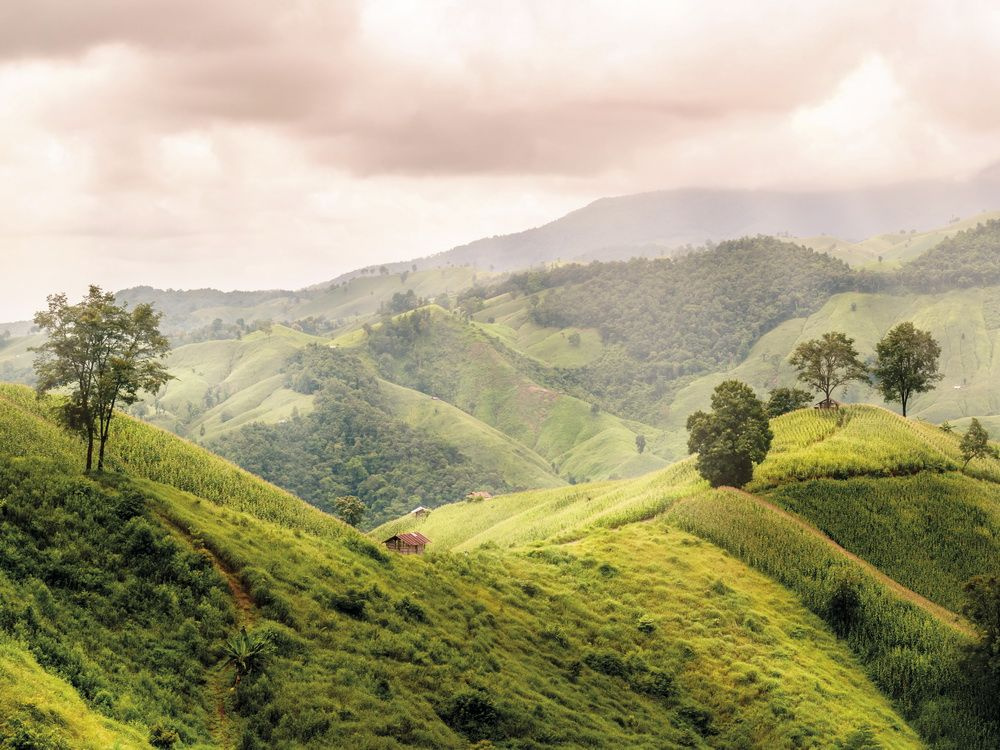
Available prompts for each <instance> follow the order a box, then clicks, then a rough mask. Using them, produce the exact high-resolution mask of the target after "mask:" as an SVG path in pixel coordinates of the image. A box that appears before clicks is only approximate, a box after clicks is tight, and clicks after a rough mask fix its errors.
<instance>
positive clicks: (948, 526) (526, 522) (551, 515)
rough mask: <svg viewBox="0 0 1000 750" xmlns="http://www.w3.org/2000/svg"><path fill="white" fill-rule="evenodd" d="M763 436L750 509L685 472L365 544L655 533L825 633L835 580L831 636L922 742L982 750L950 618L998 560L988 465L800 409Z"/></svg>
mask: <svg viewBox="0 0 1000 750" xmlns="http://www.w3.org/2000/svg"><path fill="white" fill-rule="evenodd" d="M773 428H774V431H775V441H774V445H773V447H772V451H771V453H770V455H769V456H768V458H767V460H766V461H765V462H764V463H763V464H761V465H760V466H759V467H757V469H756V471H755V476H754V480H753V482H752V483H751V485H750V489H751V490H753V491H756V492H758V493H763V495H762V496H760V497H755V496H753V495H747V494H745V493H738V492H734V491H727V490H720V491H710V490H708V488H707V484H706V483H705V482H704V481H703V480H701V479H700V478H698V477H697V475H696V474H695V473H694V471H693V467H692V462H691V461H684V462H681V463H679V464H677V465H675V466H674V467H671V468H670V469H667V470H665V471H661V472H657V473H655V474H652V475H650V476H648V477H642V478H639V479H634V480H628V481H624V482H603V483H596V484H587V485H578V486H576V487H571V488H563V489H555V490H547V491H544V492H534V493H521V494H514V495H508V496H503V497H497V498H493V499H490V500H486V501H480V502H464V503H458V504H455V505H449V506H444V507H442V508H438V509H436V510H434V511H433V512H432V513H431V514H430V515H428V516H427V517H426V518H423V519H415V518H412V517H410V518H403V519H398V520H397V521H394V522H391V523H389V524H386V525H384V526H383V527H380V528H379V529H376V530H375V531H373V532H372V535H373V537H375V538H381V537H385V536H387V535H389V534H391V533H393V532H395V531H398V530H417V531H420V532H421V533H423V534H425V535H426V536H428V537H429V538H431V539H435V540H436V542H437V543H438V544H439V545H443V546H445V547H447V548H448V549H455V550H460V551H467V552H469V551H474V550H476V549H481V548H486V549H489V548H495V547H499V548H505V547H514V548H520V547H525V548H526V549H529V550H531V549H542V550H544V549H547V548H549V547H550V546H552V545H557V546H558V545H564V544H566V543H570V544H572V543H575V540H586V539H590V538H592V537H593V536H594V535H595V534H599V533H602V532H601V531H600V529H602V528H609V527H610V528H613V529H621V530H622V533H625V531H626V530H628V529H631V528H632V524H633V523H634V522H636V521H642V520H646V519H658V521H656V522H660V523H665V524H667V526H668V527H676V528H681V529H683V530H685V531H687V532H690V533H693V534H695V535H696V536H699V537H702V538H703V539H705V540H707V541H710V542H712V543H713V544H716V545H719V546H722V547H723V548H725V549H727V550H728V551H729V552H730V553H732V554H734V555H735V556H737V557H738V558H740V559H741V560H743V561H744V562H745V563H747V564H749V565H751V566H752V567H755V568H757V569H758V570H760V571H761V572H763V573H765V574H767V575H769V576H772V577H773V578H775V579H776V580H778V581H780V582H781V583H782V584H784V585H785V586H787V587H789V588H791V589H792V590H793V591H796V592H797V593H798V594H799V595H800V596H802V597H803V602H804V603H805V604H806V606H808V607H809V608H810V609H811V610H812V611H813V612H815V613H816V614H818V615H820V616H822V617H826V618H828V621H830V622H831V625H832V626H833V627H834V628H835V629H836V628H837V627H839V626H840V625H838V623H837V622H836V621H835V620H830V619H829V618H830V617H831V609H830V603H829V602H830V597H831V596H832V592H833V591H834V590H836V589H837V588H838V587H840V586H842V585H843V584H842V583H841V582H842V581H848V582H850V583H849V584H848V585H851V586H857V587H859V591H860V592H861V593H860V596H861V599H862V600H863V604H862V605H860V612H859V613H858V617H859V620H858V622H856V623H854V624H852V625H850V627H847V626H844V628H845V629H844V630H843V632H842V635H844V636H845V638H846V639H847V640H848V642H850V643H851V645H852V647H853V648H854V649H855V652H856V653H857V654H858V656H859V658H861V659H862V661H863V662H864V663H865V666H866V669H867V671H868V673H869V674H870V675H871V676H872V677H873V679H875V680H876V682H877V683H878V684H879V685H880V686H881V687H882V688H883V690H885V691H886V692H887V694H889V695H890V696H893V697H894V698H896V699H897V700H899V701H901V702H902V703H901V705H905V706H907V707H908V708H907V709H906V710H907V711H908V712H909V713H908V715H909V716H910V717H911V718H912V719H913V720H914V721H915V723H916V726H917V727H918V728H919V729H920V730H921V732H922V734H923V736H924V739H925V740H927V741H929V742H930V743H931V744H932V745H935V746H941V747H989V746H991V743H992V742H995V741H996V737H997V731H998V727H997V726H996V725H995V724H991V723H989V722H984V721H983V719H982V718H979V719H976V718H973V717H971V716H969V715H966V713H965V709H964V708H963V707H962V706H963V701H966V700H970V701H972V703H973V704H975V699H974V698H970V697H969V696H970V695H972V696H975V695H978V694H979V693H978V692H977V689H976V688H973V687H970V686H965V687H963V686H962V685H961V682H962V677H961V675H962V667H961V660H962V653H963V648H964V645H963V644H964V643H966V639H967V638H968V634H969V632H970V631H969V629H968V626H967V624H965V623H964V621H962V620H961V618H960V617H959V616H958V615H956V614H955V613H957V612H960V611H961V604H962V591H961V587H962V585H963V584H964V583H965V581H966V580H968V579H969V578H970V577H972V576H975V575H989V574H992V573H994V572H995V566H996V561H997V560H998V559H1000V490H998V489H997V488H998V486H1000V461H996V460H993V459H977V461H975V462H973V463H972V464H970V465H969V466H968V467H967V468H966V469H965V472H964V473H963V472H962V471H961V468H962V467H961V464H962V461H961V458H960V454H959V450H958V437H957V436H956V435H954V434H949V433H947V432H944V431H942V430H940V429H939V428H936V427H931V426H928V425H925V424H921V423H919V422H915V421H912V420H904V419H902V418H901V417H899V416H898V415H895V414H892V413H891V412H888V411H886V410H884V409H879V408H876V407H860V406H859V407H851V408H848V409H843V410H841V411H840V412H839V413H829V412H816V411H814V410H809V409H807V410H802V411H799V412H794V413H792V414H789V415H786V416H784V417H781V418H780V419H778V420H775V421H774V422H773ZM782 508H784V509H787V510H788V511H790V512H791V513H793V514H796V515H788V514H786V513H784V511H782ZM838 543H839V544H838ZM623 559H627V558H623ZM841 625H842V624H841ZM901 644H907V645H905V646H903V645H901ZM970 691H971V692H970ZM976 710H978V709H976ZM984 710H988V709H984Z"/></svg>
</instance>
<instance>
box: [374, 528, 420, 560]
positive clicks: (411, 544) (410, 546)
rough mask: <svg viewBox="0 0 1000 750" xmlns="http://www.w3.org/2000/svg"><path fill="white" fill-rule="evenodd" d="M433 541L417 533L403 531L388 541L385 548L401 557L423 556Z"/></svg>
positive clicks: (385, 542)
mask: <svg viewBox="0 0 1000 750" xmlns="http://www.w3.org/2000/svg"><path fill="white" fill-rule="evenodd" d="M430 542H431V540H430V539H428V538H427V537H425V536H424V535H423V534H421V533H419V532H416V531H403V532H400V533H399V534H394V535H393V536H391V537H389V538H388V539H386V540H385V541H384V542H382V544H384V545H385V548H386V549H388V550H392V551H393V552H398V553H399V554H401V555H422V554H423V553H424V547H426V546H427V545H428V544H430Z"/></svg>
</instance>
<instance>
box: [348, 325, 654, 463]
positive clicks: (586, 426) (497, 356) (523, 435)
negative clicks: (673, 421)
mask: <svg viewBox="0 0 1000 750" xmlns="http://www.w3.org/2000/svg"><path fill="white" fill-rule="evenodd" d="M428 309H429V312H430V319H429V321H428V324H427V327H426V329H425V330H424V331H422V332H421V334H420V335H419V336H416V337H414V338H413V339H412V340H410V341H408V342H407V343H406V344H405V345H390V344H388V343H387V342H386V341H385V340H384V339H383V338H380V335H379V331H378V329H377V328H376V332H375V334H374V336H373V337H372V338H370V339H369V338H358V339H354V340H353V343H354V344H355V345H358V346H365V345H367V346H368V347H369V349H370V353H371V356H372V359H373V361H374V362H375V363H376V364H377V365H378V367H379V368H380V371H381V375H382V376H383V377H384V378H385V379H387V380H390V381H392V382H395V383H397V384H400V385H404V386H406V387H408V388H411V389H413V390H417V391H420V392H422V393H426V394H427V395H429V396H435V397H437V398H439V399H441V400H443V401H447V402H449V403H451V404H453V405H454V406H457V407H458V408H459V409H461V410H462V411H464V412H466V413H467V414H469V415H471V416H473V417H475V418H476V419H478V420H479V421H481V422H483V423H485V424H487V425H489V426H490V427H493V428H495V429H496V430H499V431H500V432H502V433H503V434H505V435H507V436H508V437H510V438H512V439H513V440H515V441H517V442H518V443H520V444H521V445H523V446H525V447H527V448H529V449H530V450H531V451H533V452H534V453H536V454H538V455H540V456H541V457H542V458H543V459H544V460H545V461H547V462H550V464H551V465H552V469H553V471H554V472H555V473H557V474H558V475H559V476H560V477H562V478H563V479H564V480H570V479H572V480H574V481H577V480H584V479H606V478H610V477H628V476H636V475H639V474H642V473H644V472H648V471H651V470H653V469H656V468H662V467H665V466H666V465H667V462H666V461H665V460H664V459H662V458H661V457H659V456H657V455H655V454H654V453H653V452H652V451H650V452H649V453H646V454H643V455H639V453H638V451H637V450H636V445H635V438H636V435H638V434H640V433H641V434H645V435H646V436H647V438H648V439H649V441H650V443H653V442H655V439H656V437H657V436H658V435H659V430H658V429H656V428H654V427H651V426H643V425H639V424H637V423H634V422H630V421H628V420H624V419H621V418H619V417H617V416H614V415H612V414H607V413H605V412H596V413H595V412H593V411H592V410H591V405H590V404H589V403H587V402H586V401H583V400H581V399H578V398H575V397H573V396H568V395H565V394H563V393H560V392H558V391H556V390H554V389H552V388H548V387H546V386H543V385H541V384H539V383H538V382H536V381H534V380H532V378H531V377H530V376H529V375H527V374H526V373H525V371H524V369H523V368H522V367H521V366H520V364H521V363H519V362H518V361H517V357H516V356H510V355H509V353H508V352H506V351H505V350H503V348H502V347H501V348H498V347H497V346H495V345H494V343H492V342H491V339H490V337H488V336H487V335H486V334H484V333H483V332H482V331H481V330H479V329H478V328H477V327H476V326H473V325H470V324H468V323H466V322H464V321H462V320H461V319H460V318H459V317H458V316H456V315H453V314H449V313H447V312H446V311H444V310H442V309H440V308H436V307H431V308H428ZM339 343H340V345H346V343H347V341H346V340H341V341H340V342H339ZM388 346H393V347H394V348H392V351H391V352H390V351H388V350H387V351H383V348H385V347H388Z"/></svg>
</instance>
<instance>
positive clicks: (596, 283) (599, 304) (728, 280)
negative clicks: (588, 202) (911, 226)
mask: <svg viewBox="0 0 1000 750" xmlns="http://www.w3.org/2000/svg"><path fill="white" fill-rule="evenodd" d="M855 283H856V277H855V275H854V274H852V272H851V270H850V269H849V268H848V266H847V265H846V264H845V263H843V262H842V261H839V260H835V259H833V258H831V257H829V256H828V255H825V254H820V253H816V252H814V251H812V250H809V249H808V248H805V247H801V246H798V245H792V244H790V243H786V242H782V241H779V240H776V239H774V238H771V237H755V238H745V239H741V240H734V241H729V242H723V243H721V244H720V245H719V246H717V247H716V248H714V249H712V250H708V251H706V252H700V253H694V254H691V255H688V256H685V257H682V258H678V259H674V260H671V259H657V260H649V259H641V258H640V259H633V260H631V261H627V262H617V263H593V264H589V265H586V266H579V265H572V266H565V267H561V268H556V269H553V270H551V271H549V272H528V273H524V274H519V275H515V276H513V277H512V278H511V279H510V280H509V281H507V282H504V283H502V284H500V285H498V286H495V287H493V288H491V289H489V290H477V291H474V292H471V293H470V294H469V295H467V297H466V302H467V304H468V305H469V306H470V307H471V308H473V309H475V308H476V307H478V305H479V304H480V302H479V300H481V298H482V297H495V296H496V295H498V294H509V295H520V294H534V298H533V299H532V300H531V303H530V315H531V317H532V319H533V320H534V322H535V323H536V324H537V325H540V326H547V327H556V328H565V327H569V326H577V327H593V328H597V329H598V330H599V331H600V334H601V339H602V341H603V343H604V345H605V346H604V350H603V353H602V355H601V356H600V358H599V359H597V360H596V361H594V362H592V363H590V364H588V365H587V366H585V367H582V368H576V369H573V370H565V371H562V372H561V373H559V374H558V375H553V377H556V378H557V379H559V380H560V381H561V382H563V383H564V384H565V385H567V386H569V387H574V388H577V389H580V390H582V391H584V392H586V393H587V394H590V395H591V396H593V397H594V398H596V399H598V400H600V401H601V402H602V403H603V404H604V405H605V406H606V407H607V408H610V409H613V410H615V411H619V412H621V413H624V414H627V415H629V416H632V417H634V418H642V416H643V415H647V414H648V412H649V410H650V409H651V408H652V406H653V404H655V403H656V402H657V401H659V400H660V399H661V398H663V397H664V396H665V395H668V394H669V393H670V392H671V390H672V388H673V387H675V385H676V383H677V382H682V381H683V380H684V379H685V378H690V377H691V376H695V375H698V374H702V373H706V372H711V371H715V370H718V369H721V368H724V367H727V366H730V365H732V364H733V363H734V362H738V361H740V360H742V359H743V358H744V357H745V356H746V354H747V352H749V350H750V347H751V346H752V345H753V343H754V342H755V341H756V340H757V339H758V338H760V336H761V335H763V334H764V333H765V332H767V331H768V330H770V329H771V328H773V327H774V326H776V325H777V324H779V323H781V322H782V321H784V320H787V319H788V318H792V317H800V316H803V315H808V314H810V313H812V312H814V311H815V310H817V309H819V307H820V306H821V305H822V304H823V303H824V302H825V301H826V300H827V299H828V298H829V297H830V296H831V295H833V294H836V293H838V292H842V291H845V290H847V289H850V288H851V287H852V286H853V285H854V284H855Z"/></svg>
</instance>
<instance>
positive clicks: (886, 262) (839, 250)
mask: <svg viewBox="0 0 1000 750" xmlns="http://www.w3.org/2000/svg"><path fill="white" fill-rule="evenodd" d="M997 218H1000V212H997V211H989V212H986V213H977V214H976V215H974V216H971V217H969V218H965V219H960V220H955V221H950V222H949V223H948V224H946V225H944V226H942V227H935V228H933V229H925V230H917V229H915V228H912V227H905V228H900V229H897V230H896V231H894V232H888V233H882V234H877V235H874V236H872V237H868V238H867V239H864V240H861V241H858V242H852V241H850V240H844V239H841V238H839V237H830V236H826V235H824V236H818V237H805V238H796V239H795V242H798V243H801V244H803V245H805V246H806V247H811V248H812V249H813V250H816V251H817V252H820V253H824V252H825V253H829V254H830V255H832V256H833V257H834V258H840V259H841V260H843V261H845V262H847V263H850V264H851V265H852V266H856V267H861V268H870V269H873V270H875V269H882V270H887V269H892V268H899V267H900V266H901V265H902V264H903V263H906V262H907V261H910V260H913V259H914V258H917V257H919V256H920V255H922V254H923V253H925V252H927V251H928V250H930V249H931V248H934V247H936V246H937V245H938V244H940V243H941V241H942V240H945V239H947V238H949V237H953V236H954V235H956V234H958V233H959V232H962V231H964V230H966V229H973V228H975V227H976V226H977V225H978V224H980V223H982V222H987V221H990V220H991V219H997Z"/></svg>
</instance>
